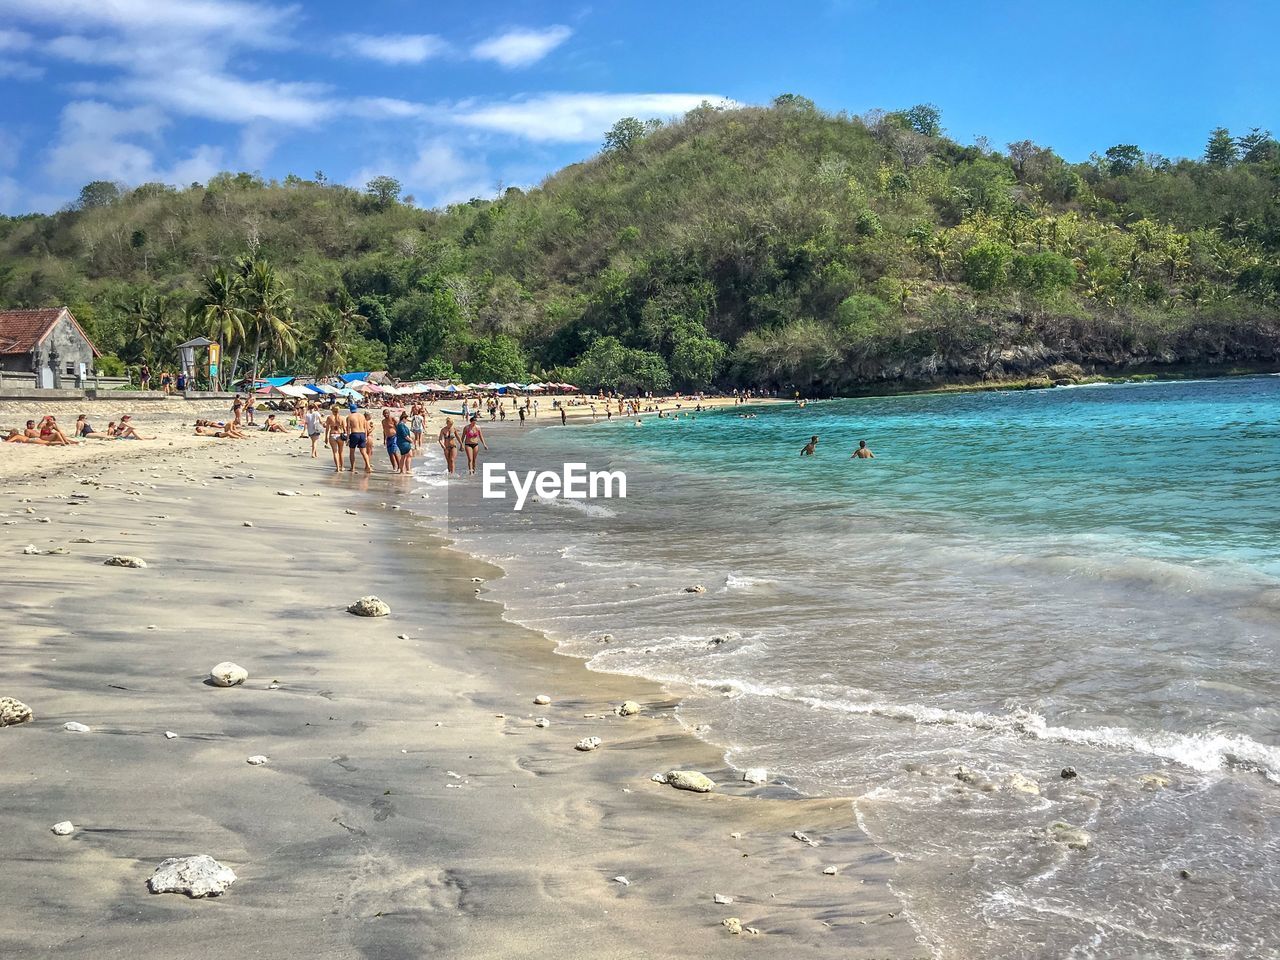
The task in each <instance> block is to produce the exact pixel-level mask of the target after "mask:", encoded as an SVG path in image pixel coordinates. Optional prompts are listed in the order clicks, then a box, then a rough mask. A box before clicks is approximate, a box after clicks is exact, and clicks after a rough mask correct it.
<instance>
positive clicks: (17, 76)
mask: <svg viewBox="0 0 1280 960" xmlns="http://www.w3.org/2000/svg"><path fill="white" fill-rule="evenodd" d="M43 76H44V67H35V66H32V65H31V64H29V63H23V62H22V61H21V60H10V61H8V62H0V79H3V80H39V79H40V78H41V77H43Z"/></svg>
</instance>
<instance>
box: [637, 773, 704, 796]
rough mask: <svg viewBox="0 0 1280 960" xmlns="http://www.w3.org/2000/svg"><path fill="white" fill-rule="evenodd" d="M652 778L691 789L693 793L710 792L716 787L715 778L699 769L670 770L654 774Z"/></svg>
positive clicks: (683, 788) (673, 785)
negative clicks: (700, 771)
mask: <svg viewBox="0 0 1280 960" xmlns="http://www.w3.org/2000/svg"><path fill="white" fill-rule="evenodd" d="M651 779H653V780H654V781H656V782H658V783H665V784H667V785H668V786H672V787H675V788H676V789H677V790H690V791H692V792H693V793H710V792H711V791H712V790H714V789H715V788H716V784H715V781H714V780H712V779H711V778H710V777H708V776H707V775H706V774H704V773H699V772H698V771H697V770H668V771H667V772H666V773H656V774H654V775H653V777H652V778H651Z"/></svg>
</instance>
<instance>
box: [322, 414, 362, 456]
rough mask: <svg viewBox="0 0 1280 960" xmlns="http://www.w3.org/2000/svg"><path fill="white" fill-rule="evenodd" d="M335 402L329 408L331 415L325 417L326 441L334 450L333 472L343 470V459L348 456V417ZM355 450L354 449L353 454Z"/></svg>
mask: <svg viewBox="0 0 1280 960" xmlns="http://www.w3.org/2000/svg"><path fill="white" fill-rule="evenodd" d="M339 409H340V408H339V407H338V405H337V404H336V403H335V404H334V405H333V406H332V407H330V408H329V416H327V417H325V418H324V442H325V444H326V445H327V446H328V447H329V449H330V450H332V451H333V472H334V473H341V472H342V459H343V457H345V456H346V450H347V431H346V418H345V417H343V416H342V414H341V413H340V412H339ZM354 455H355V452H354V451H352V456H354Z"/></svg>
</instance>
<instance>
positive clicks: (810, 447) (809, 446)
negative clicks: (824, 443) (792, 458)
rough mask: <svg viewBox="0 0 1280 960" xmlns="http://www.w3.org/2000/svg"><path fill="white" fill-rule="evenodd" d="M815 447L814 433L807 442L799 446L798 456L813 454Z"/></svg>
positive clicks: (815, 438) (815, 437)
mask: <svg viewBox="0 0 1280 960" xmlns="http://www.w3.org/2000/svg"><path fill="white" fill-rule="evenodd" d="M817 449H818V435H817V434H816V433H815V434H814V435H813V436H812V437H810V438H809V442H808V443H806V444H805V445H804V446H803V447H801V448H800V456H802V457H812V456H813V454H814V451H816V450H817Z"/></svg>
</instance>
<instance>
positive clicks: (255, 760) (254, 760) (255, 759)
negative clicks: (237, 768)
mask: <svg viewBox="0 0 1280 960" xmlns="http://www.w3.org/2000/svg"><path fill="white" fill-rule="evenodd" d="M266 762H267V758H266V757H264V756H263V755H262V754H260V753H255V754H254V755H253V756H252V757H250V758H249V759H248V760H246V761H245V763H248V764H251V765H252V766H255V767H260V766H262V765H263V764H264V763H266Z"/></svg>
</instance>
